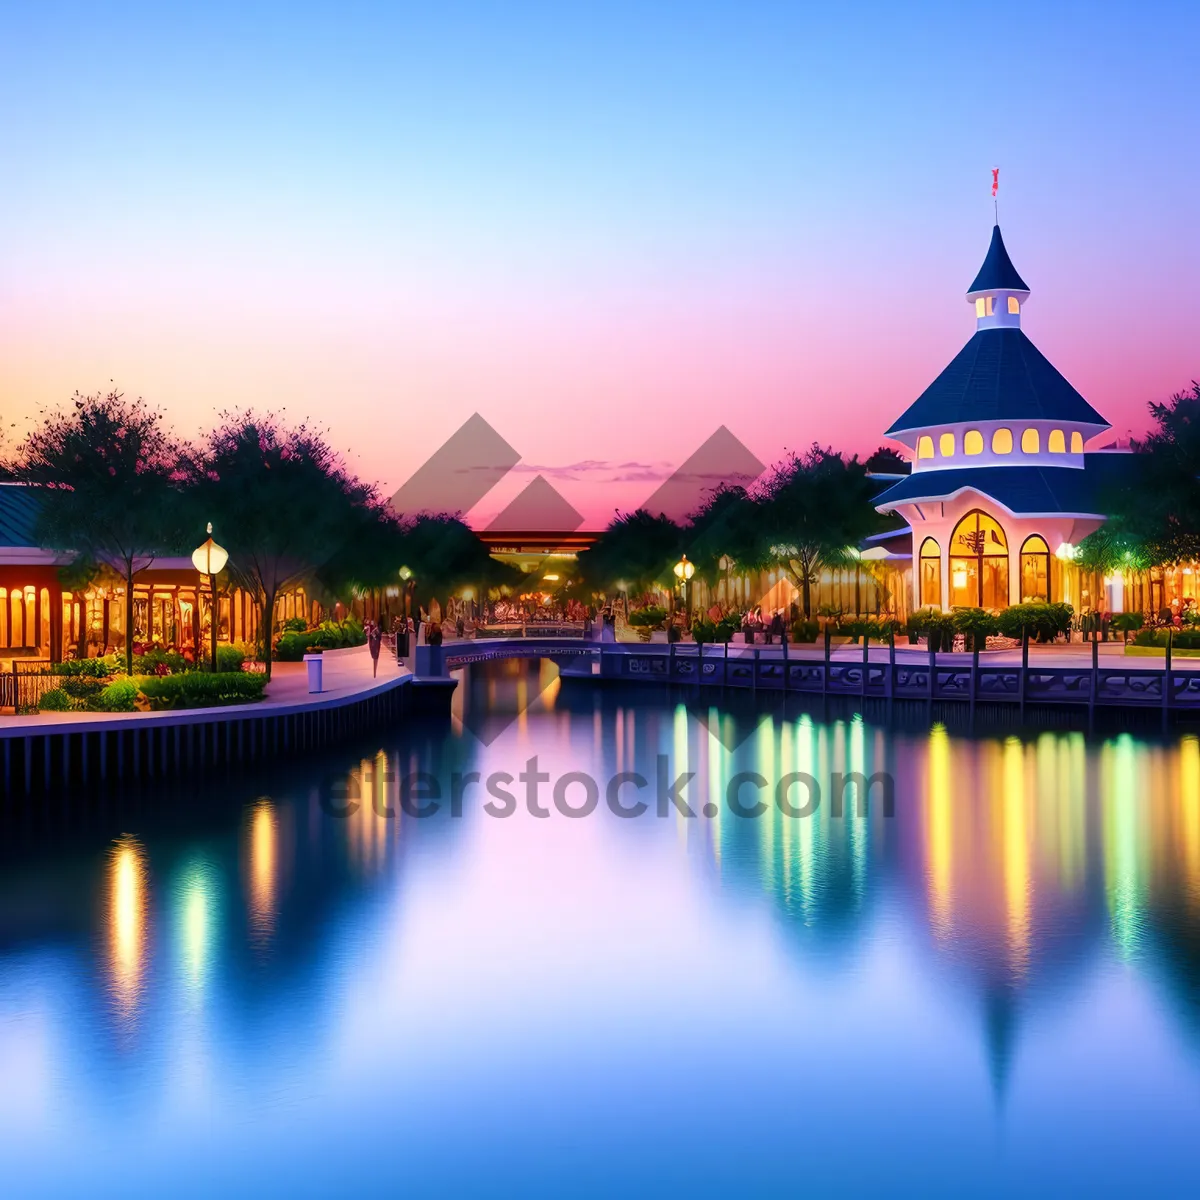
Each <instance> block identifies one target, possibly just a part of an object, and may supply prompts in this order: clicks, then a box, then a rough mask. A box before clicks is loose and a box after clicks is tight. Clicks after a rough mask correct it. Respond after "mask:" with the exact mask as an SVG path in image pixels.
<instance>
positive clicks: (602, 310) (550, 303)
mask: <svg viewBox="0 0 1200 1200" xmlns="http://www.w3.org/2000/svg"><path fill="white" fill-rule="evenodd" d="M1198 44H1200V5H1197V4H1195V3H1193V2H1184V0H1179V2H1178V3H1144V4H1139V5H1133V4H1117V3H1106V4H1095V3H1089V4H1082V3H1079V4H1074V3H1055V4H1052V5H1045V4H1036V3H1023V2H1021V0H1005V2H1004V3H975V4H966V3H962V2H961V0H958V2H956V3H953V4H945V5H942V4H935V3H924V2H922V3H918V4H911V5H899V4H895V3H886V4H851V3H847V4H828V5H821V6H816V5H807V4H803V3H787V4H784V3H781V4H753V3H747V4H727V3H704V2H698V0H697V2H693V3H691V4H688V5H653V6H652V5H645V4H621V3H609V4H605V5H592V6H586V8H585V6H582V5H564V4H561V3H558V4H551V3H546V4H538V5H535V4H521V3H513V4H506V5H501V4H474V5H470V4H457V3H444V4H432V5H430V4H424V5H415V4H414V5H402V4H363V3H353V2H344V3H337V4H334V3H327V4H320V5H318V4H303V3H288V4H284V3H275V4H270V3H258V4H255V3H229V4H225V3H207V4H204V5H199V4H194V5H185V4H167V5H164V4H162V3H153V4H149V3H148V4H143V5H138V4H113V5H104V6H99V5H95V4H82V3H80V4H60V3H55V2H54V0H39V2H38V3H36V4H22V5H9V6H7V7H6V9H5V12H4V15H3V16H0V106H2V113H3V115H2V118H0V415H2V418H3V427H4V429H5V430H6V431H7V433H8V440H9V442H10V443H11V441H12V440H13V439H14V438H19V436H20V434H21V431H22V430H23V429H24V428H25V427H26V426H27V423H28V422H29V421H30V420H31V419H34V418H35V417H36V414H37V412H38V411H39V410H40V409H42V408H43V407H45V406H47V405H54V404H59V403H62V402H64V401H65V400H67V399H68V398H69V397H70V395H71V394H72V393H73V392H74V391H76V390H77V389H78V390H80V391H95V390H99V389H107V388H108V387H110V386H116V387H118V388H120V389H121V390H124V391H125V392H127V393H130V394H136V395H142V396H145V397H146V398H147V399H149V400H151V401H153V402H154V403H156V404H158V405H160V406H161V407H162V408H163V409H164V410H166V412H167V413H168V414H169V415H170V417H171V418H172V420H173V422H174V423H175V425H176V426H177V428H178V429H179V430H180V431H181V432H183V433H186V434H189V435H190V434H193V433H196V432H198V431H199V430H200V429H201V428H202V427H204V426H206V425H207V424H210V423H211V422H212V421H213V420H214V419H215V414H216V412H217V411H219V410H222V409H227V408H230V407H242V406H247V405H253V406H256V407H261V408H276V409H278V408H283V407H286V410H287V412H288V414H289V415H292V416H295V417H296V418H300V417H303V416H311V417H314V418H317V419H319V420H320V421H321V422H323V423H324V424H325V425H327V426H328V428H329V430H330V433H331V436H332V440H333V441H334V442H335V444H337V445H338V446H339V447H341V448H342V449H344V450H345V451H346V453H347V456H348V458H349V460H350V462H351V464H352V465H353V466H354V468H355V469H356V470H357V471H358V472H359V473H360V474H362V475H364V476H365V477H367V478H369V479H372V480H377V481H378V482H379V483H380V484H381V486H382V487H383V488H384V490H385V491H387V492H388V493H389V494H390V492H392V491H394V490H395V489H396V487H398V486H399V485H400V484H402V483H403V482H404V481H405V479H407V478H408V476H409V475H410V474H411V473H412V472H413V471H414V470H415V469H416V468H417V467H418V466H419V465H420V464H421V462H423V461H424V460H425V459H426V458H427V457H428V456H429V455H430V454H432V453H433V452H434V451H436V450H437V448H438V447H439V446H440V445H441V444H442V442H443V441H444V440H445V439H446V438H447V437H448V436H449V435H450V434H451V433H453V432H454V430H455V429H457V428H458V426H460V425H461V424H462V423H463V422H464V421H465V420H466V419H467V418H468V417H469V416H470V415H471V414H472V413H474V412H478V413H480V414H481V415H482V416H483V417H484V418H485V419H486V420H487V421H488V422H489V424H491V425H492V427H493V428H495V429H496V430H497V431H498V432H499V433H500V434H501V435H502V436H503V437H504V438H505V439H506V440H507V441H508V442H509V443H510V444H511V445H512V446H513V447H514V448H515V449H516V450H517V451H519V452H520V454H521V455H522V458H523V465H522V469H521V470H519V471H518V472H514V474H513V475H512V476H511V477H510V478H509V479H507V480H505V481H504V483H503V484H502V485H501V486H500V487H498V488H497V489H496V492H495V494H494V495H493V496H490V497H488V498H487V499H486V500H485V501H484V502H482V503H481V505H480V506H479V507H478V509H477V510H476V512H475V514H474V516H475V518H476V519H477V520H483V519H486V518H487V517H488V516H489V515H490V514H491V513H493V512H495V511H496V510H497V509H499V508H500V507H501V506H502V504H503V503H504V502H505V501H506V500H507V499H509V498H510V497H511V495H512V494H513V491H514V490H515V488H516V487H519V486H520V483H521V482H524V481H527V480H528V478H529V477H530V475H531V474H532V473H533V472H534V471H537V470H540V471H543V473H545V474H546V475H547V477H548V478H550V479H551V480H552V481H553V482H554V483H555V485H556V486H557V487H559V489H560V490H561V491H562V493H563V495H564V496H566V497H567V499H568V500H569V501H570V502H571V503H572V504H573V505H575V507H576V508H578V509H579V510H580V511H581V512H582V513H583V514H584V515H585V517H587V523H588V524H589V525H599V524H603V523H604V521H606V520H607V519H608V517H609V516H611V514H612V512H613V509H614V508H615V507H618V506H619V507H634V506H636V505H637V504H638V502H639V501H640V500H641V499H642V498H643V497H644V496H645V495H647V494H648V493H649V492H650V491H652V490H653V488H654V486H655V485H654V482H653V481H654V479H655V478H656V477H659V476H663V475H666V474H667V473H669V471H670V469H671V467H672V466H674V465H676V464H678V463H679V462H680V461H682V460H683V459H684V458H685V457H686V456H687V455H688V454H689V453H690V452H691V451H692V450H694V449H695V448H696V446H697V445H699V443H701V442H702V441H703V440H704V439H705V438H706V437H707V436H708V435H709V434H710V433H711V432H712V431H713V430H714V428H716V427H717V426H718V425H721V424H725V425H728V426H729V428H730V429H731V430H732V431H733V432H734V433H735V434H736V435H737V436H738V437H739V438H740V439H741V440H742V441H743V442H744V443H745V444H746V445H747V446H748V447H749V448H750V449H751V450H753V452H754V453H755V454H756V455H757V456H758V457H759V458H760V459H762V460H763V461H771V460H773V459H775V458H778V457H779V456H780V455H781V454H782V453H783V452H784V450H785V449H787V448H799V447H803V446H805V445H807V444H808V443H810V442H812V441H814V440H817V441H820V442H822V443H832V444H833V445H834V446H837V447H839V448H842V449H845V450H847V451H854V452H859V453H867V452H870V451H871V450H873V449H874V448H875V447H876V446H877V445H879V444H880V441H881V435H882V431H883V430H884V429H885V428H887V426H888V424H889V423H890V421H891V420H892V419H893V418H894V417H895V416H896V415H898V414H899V413H900V412H901V411H902V410H903V409H904V408H905V407H906V406H907V405H908V404H909V403H910V402H911V401H912V400H913V399H914V398H915V396H916V395H917V394H918V393H919V392H920V391H921V390H922V389H923V388H924V387H925V385H926V384H927V383H929V382H930V381H931V380H932V379H933V377H934V376H935V375H936V374H937V372H938V371H940V370H941V368H942V367H943V366H945V365H946V363H947V362H948V361H949V360H950V359H951V358H952V357H953V355H954V354H955V353H956V352H957V351H958V349H959V348H960V347H961V345H962V343H963V342H964V341H965V340H966V339H967V338H968V337H969V336H970V334H971V332H972V330H973V324H974V323H973V315H972V311H971V309H969V307H968V306H967V304H966V302H965V301H964V299H963V293H964V292H965V290H966V287H967V285H968V283H969V282H970V280H971V278H972V277H973V275H974V273H975V271H976V270H977V268H978V267H979V264H980V262H981V261H982V259H983V255H984V252H985V250H986V248H987V244H988V238H989V235H990V229H991V224H992V202H991V197H990V193H989V184H990V170H991V168H992V166H994V165H998V166H999V167H1000V168H1001V171H1000V221H1001V225H1002V227H1003V230H1004V235H1005V240H1006V243H1007V245H1008V249H1009V251H1010V253H1011V255H1012V257H1013V260H1014V262H1015V264H1016V266H1017V268H1018V269H1019V270H1020V272H1021V274H1022V275H1023V276H1024V277H1025V279H1026V280H1027V281H1028V283H1029V285H1030V287H1031V288H1032V289H1033V295H1032V299H1031V301H1030V304H1029V307H1028V309H1027V311H1026V314H1025V319H1024V327H1025V330H1026V332H1027V333H1028V334H1029V335H1030V336H1031V337H1032V338H1033V340H1034V341H1035V342H1036V343H1037V344H1038V345H1039V346H1040V347H1041V349H1042V350H1043V351H1044V352H1045V353H1046V354H1047V355H1048V356H1049V358H1050V359H1051V360H1052V361H1053V362H1054V363H1055V364H1056V365H1057V366H1058V367H1059V369H1060V370H1061V371H1062V372H1063V373H1064V374H1065V375H1066V376H1067V378H1068V379H1069V380H1070V381H1071V382H1072V383H1073V384H1075V386H1076V387H1077V388H1078V389H1079V390H1080V391H1081V392H1082V393H1083V394H1084V395H1085V396H1086V397H1087V399H1088V400H1090V401H1091V403H1092V404H1093V405H1094V406H1095V407H1097V408H1098V409H1099V410H1100V411H1101V412H1103V413H1104V414H1105V415H1106V416H1107V417H1108V419H1109V420H1110V421H1111V422H1112V423H1113V425H1114V427H1115V428H1116V430H1117V431H1118V432H1120V433H1124V432H1125V431H1127V430H1130V429H1132V430H1133V431H1135V432H1137V431H1139V430H1140V429H1142V428H1143V427H1144V424H1145V420H1146V403H1147V401H1149V400H1151V399H1162V398H1165V397H1166V396H1168V395H1169V394H1170V393H1171V392H1174V391H1177V390H1179V389H1180V388H1182V387H1184V386H1185V385H1186V384H1188V382H1189V381H1190V380H1191V379H1192V378H1194V377H1200V305H1198V302H1197V280H1198V279H1200V223H1198V222H1197V211H1198V204H1200V202H1198V200H1197V197H1198V196H1200V155H1198V154H1197V148H1198V147H1200V115H1198V114H1200V101H1198V100H1197V95H1196V85H1195V65H1194V57H1195V49H1196V46H1197V45H1198ZM110 381H112V384H111V385H110ZM14 423H15V428H13V425H14Z"/></svg>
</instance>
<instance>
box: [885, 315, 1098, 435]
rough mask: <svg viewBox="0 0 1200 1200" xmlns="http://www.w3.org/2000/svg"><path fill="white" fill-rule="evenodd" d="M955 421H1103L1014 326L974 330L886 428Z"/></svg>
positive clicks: (890, 432)
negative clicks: (896, 419) (948, 363)
mask: <svg viewBox="0 0 1200 1200" xmlns="http://www.w3.org/2000/svg"><path fill="white" fill-rule="evenodd" d="M958 421H1070V422H1077V423H1081V424H1086V425H1097V426H1099V427H1101V428H1105V429H1107V428H1108V422H1107V421H1106V420H1105V419H1104V418H1103V417H1102V416H1101V415H1100V414H1099V413H1098V412H1097V411H1096V410H1095V409H1094V408H1093V407H1092V406H1091V405H1090V404H1089V403H1088V402H1087V401H1086V400H1085V399H1084V398H1083V397H1082V396H1081V395H1080V394H1079V393H1078V392H1077V391H1076V390H1075V389H1074V388H1073V387H1072V386H1071V385H1070V384H1069V383H1068V382H1067V381H1066V380H1065V379H1064V378H1063V377H1062V376H1061V375H1060V374H1059V373H1058V371H1057V369H1056V368H1055V367H1054V364H1053V363H1051V362H1050V360H1049V359H1048V358H1046V356H1045V355H1044V354H1043V353H1042V352H1041V351H1040V350H1039V349H1038V348H1037V347H1036V346H1035V345H1034V344H1033V343H1032V342H1031V341H1030V340H1029V339H1028V338H1027V337H1026V336H1025V334H1024V333H1023V332H1022V331H1021V330H1020V329H1012V328H1008V329H980V330H977V331H976V333H975V335H974V337H972V338H971V340H970V341H969V342H968V343H967V344H966V345H965V346H964V347H963V348H962V349H961V350H960V351H959V352H958V354H957V355H956V356H955V358H954V360H953V362H951V363H950V365H949V366H948V367H947V368H946V369H945V370H944V371H943V372H942V373H941V374H940V375H939V376H938V377H937V378H936V379H935V380H934V381H933V382H932V383H931V384H930V385H929V386H928V387H927V388H926V389H925V390H924V391H923V392H922V393H921V395H920V396H918V397H917V399H916V400H914V401H913V403H912V404H911V405H909V407H908V410H907V411H906V412H905V413H904V415H903V416H902V417H901V418H900V419H899V420H898V421H896V422H895V424H893V425H892V427H891V429H889V430H888V436H889V437H893V436H894V435H895V434H897V433H901V432H903V431H904V430H906V429H926V428H929V427H930V426H936V425H953V424H955V423H956V422H958Z"/></svg>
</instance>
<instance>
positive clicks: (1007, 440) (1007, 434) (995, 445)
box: [992, 429, 1012, 454]
mask: <svg viewBox="0 0 1200 1200" xmlns="http://www.w3.org/2000/svg"><path fill="white" fill-rule="evenodd" d="M992 453H993V454H1011V453H1012V430H1011V429H997V430H996V432H995V433H993V434H992Z"/></svg>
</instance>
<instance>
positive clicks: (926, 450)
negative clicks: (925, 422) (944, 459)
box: [917, 434, 933, 458]
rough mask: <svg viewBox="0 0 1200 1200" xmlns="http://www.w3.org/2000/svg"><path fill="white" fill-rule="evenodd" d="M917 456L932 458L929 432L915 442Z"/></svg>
mask: <svg viewBox="0 0 1200 1200" xmlns="http://www.w3.org/2000/svg"><path fill="white" fill-rule="evenodd" d="M917 457H918V458H932V457H933V438H931V437H930V436H929V434H925V435H924V436H923V437H922V438H920V439H919V440H918V442H917Z"/></svg>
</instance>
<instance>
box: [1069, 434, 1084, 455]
mask: <svg viewBox="0 0 1200 1200" xmlns="http://www.w3.org/2000/svg"><path fill="white" fill-rule="evenodd" d="M1071 453H1072V454H1082V453H1083V434H1082V433H1080V432H1079V430H1076V431H1075V432H1074V433H1073V434H1071Z"/></svg>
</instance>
